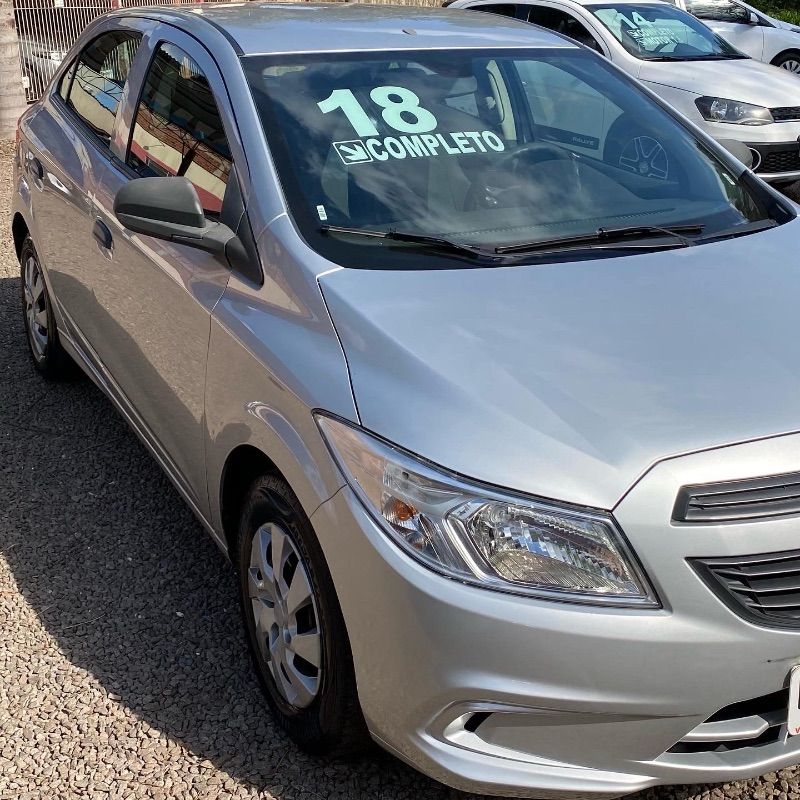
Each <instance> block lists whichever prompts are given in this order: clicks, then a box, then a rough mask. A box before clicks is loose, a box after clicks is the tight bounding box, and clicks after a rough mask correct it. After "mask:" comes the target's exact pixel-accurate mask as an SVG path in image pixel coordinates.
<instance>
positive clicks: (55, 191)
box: [27, 30, 141, 340]
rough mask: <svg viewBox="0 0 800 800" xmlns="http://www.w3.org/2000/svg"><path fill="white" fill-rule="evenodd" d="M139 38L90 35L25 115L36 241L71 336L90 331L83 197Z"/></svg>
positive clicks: (103, 154) (87, 197)
mask: <svg viewBox="0 0 800 800" xmlns="http://www.w3.org/2000/svg"><path fill="white" fill-rule="evenodd" d="M140 39H141V35H140V34H139V33H138V32H131V31H122V30H113V31H107V32H106V33H103V34H100V35H99V36H98V37H96V38H95V39H93V40H92V41H91V42H90V43H89V44H88V46H87V47H86V48H85V49H84V50H83V51H82V52H81V54H80V56H79V57H78V59H77V62H76V65H74V66H73V68H70V70H68V71H67V73H65V76H64V79H62V81H61V83H60V84H59V91H58V95H57V98H54V99H52V100H50V101H48V102H45V103H44V105H43V106H42V107H41V108H40V110H39V111H38V112H37V113H36V114H35V115H34V116H33V117H32V118H31V120H30V123H29V136H30V138H31V141H32V143H33V145H34V151H35V152H32V153H31V154H30V156H29V157H28V159H27V163H28V174H29V176H30V179H31V185H32V187H33V191H32V196H33V198H34V201H33V203H34V224H35V226H36V232H37V235H36V244H37V246H38V248H39V250H40V251H41V252H40V256H41V257H42V258H43V260H44V264H45V267H46V269H47V276H48V279H49V282H50V286H51V289H52V290H53V294H54V296H55V298H56V301H57V303H58V307H59V310H60V312H61V313H60V316H61V317H62V319H63V320H64V321H66V322H67V324H68V327H69V329H70V330H69V332H70V333H71V334H72V335H73V336H74V335H76V334H77V333H78V332H79V333H80V334H82V336H83V337H86V338H87V339H89V340H91V339H93V338H94V336H95V334H96V329H95V321H96V320H95V316H94V309H95V301H94V295H93V293H92V274H91V264H90V262H89V261H88V260H87V258H86V250H87V246H88V244H89V241H90V237H91V228H92V224H93V213H92V209H93V206H92V200H91V198H92V196H93V194H94V189H95V183H96V180H97V177H98V175H100V174H101V173H102V172H103V170H104V169H105V166H106V163H107V161H108V159H109V158H110V156H111V151H110V149H109V147H108V142H109V141H110V136H111V132H112V131H113V128H114V125H115V121H116V112H117V110H118V107H119V102H120V98H121V97H122V93H123V90H124V87H125V83H126V80H127V75H128V71H129V69H130V65H131V63H132V61H133V58H134V56H135V53H136V50H137V48H138V44H139V41H140ZM34 158H35V159H36V161H34V160H33V159H34ZM34 166H35V169H34Z"/></svg>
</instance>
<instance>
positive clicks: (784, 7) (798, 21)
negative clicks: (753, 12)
mask: <svg viewBox="0 0 800 800" xmlns="http://www.w3.org/2000/svg"><path fill="white" fill-rule="evenodd" d="M752 5H754V6H755V7H756V8H758V9H760V10H761V11H763V12H764V13H765V14H769V15H770V16H773V17H777V18H778V19H782V20H785V21H786V22H792V23H794V24H795V25H800V2H798V0H755V2H752Z"/></svg>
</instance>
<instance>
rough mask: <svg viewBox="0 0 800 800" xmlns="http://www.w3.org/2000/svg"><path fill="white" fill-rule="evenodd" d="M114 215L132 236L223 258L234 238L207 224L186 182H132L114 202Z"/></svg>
mask: <svg viewBox="0 0 800 800" xmlns="http://www.w3.org/2000/svg"><path fill="white" fill-rule="evenodd" d="M114 214H115V215H116V217H117V219H118V220H119V221H120V222H121V223H122V224H123V225H124V226H125V227H126V228H127V229H128V230H129V231H133V232H134V233H143V234H144V235H145V236H153V237H155V238H156V239H166V240H167V241H170V242H175V243H176V244H183V245H186V246H188V247H196V248H198V249H199V250H205V251H206V252H208V253H213V254H214V255H224V253H225V246H226V245H227V244H228V242H230V241H231V239H233V238H234V237H235V235H236V234H234V232H233V231H232V230H231V229H230V228H229V227H228V226H227V225H223V224H222V223H220V222H215V221H214V220H209V219H208V218H207V217H206V215H205V213H204V212H203V205H202V203H201V202H200V198H199V197H198V196H197V191H196V190H195V188H194V186H193V185H192V183H191V181H189V180H188V178H182V177H166V178H134V179H133V180H131V181H129V182H128V183H126V184H125V185H124V186H123V187H122V188H121V189H120V190H119V191H118V192H117V195H116V197H115V198H114Z"/></svg>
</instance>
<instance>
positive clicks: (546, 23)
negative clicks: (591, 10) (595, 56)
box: [528, 6, 603, 53]
mask: <svg viewBox="0 0 800 800" xmlns="http://www.w3.org/2000/svg"><path fill="white" fill-rule="evenodd" d="M528 22H532V23H533V24H534V25H540V26H541V27H542V28H548V29H549V30H551V31H556V33H560V34H562V36H568V37H569V38H570V39H573V40H574V41H576V42H579V43H580V44H582V45H585V46H586V47H590V48H591V49H592V50H597V51H598V52H599V53H602V52H603V50H602V48H601V47H600V45H599V43H598V42H597V40H596V39H595V38H594V36H592V34H591V33H590V32H589V29H588V28H587V27H586V26H585V25H584V24H583V23H582V22H581V21H580V20H579V19H576V18H575V17H573V16H572V14H568V13H567V12H566V11H561V10H560V9H557V8H550V7H548V6H531V10H530V12H529V13H528Z"/></svg>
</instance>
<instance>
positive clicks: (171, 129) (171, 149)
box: [127, 44, 231, 215]
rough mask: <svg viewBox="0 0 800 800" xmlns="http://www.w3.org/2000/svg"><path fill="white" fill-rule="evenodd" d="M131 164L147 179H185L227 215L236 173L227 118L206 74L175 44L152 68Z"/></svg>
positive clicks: (206, 203) (206, 205) (211, 209)
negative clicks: (230, 181)
mask: <svg viewBox="0 0 800 800" xmlns="http://www.w3.org/2000/svg"><path fill="white" fill-rule="evenodd" d="M127 161H128V165H129V166H130V167H132V168H133V169H134V170H135V171H136V172H137V173H138V174H139V175H141V176H143V177H148V176H185V177H186V178H188V179H189V180H190V181H191V182H192V183H193V184H194V187H195V189H196V190H197V194H198V196H199V197H200V201H201V202H202V204H203V209H204V210H205V211H206V213H207V214H211V215H216V214H219V212H220V211H221V209H222V201H223V198H224V196H225V189H226V187H227V185H228V178H229V176H230V171H231V151H230V147H229V146H228V140H227V137H226V136H225V131H224V128H223V125H222V119H221V117H220V113H219V109H218V107H217V103H216V101H215V100H214V95H213V93H212V91H211V87H210V86H209V83H208V80H207V78H206V76H205V75H204V74H203V71H202V70H201V69H200V67H199V66H198V64H197V63H196V62H195V60H194V59H193V58H192V57H191V56H189V55H188V54H187V53H185V52H184V51H183V50H181V49H180V48H179V47H176V46H175V45H173V44H162V45H161V46H160V47H159V48H158V50H157V52H156V55H155V57H154V58H153V62H152V64H151V65H150V70H149V72H148V74H147V78H146V79H145V83H144V88H143V90H142V96H141V99H140V101H139V106H138V108H137V110H136V121H135V123H134V126H133V132H132V134H131V143H130V148H129V150H128V158H127Z"/></svg>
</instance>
